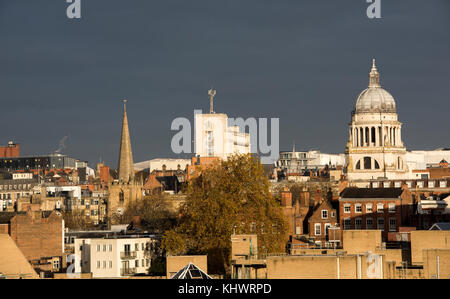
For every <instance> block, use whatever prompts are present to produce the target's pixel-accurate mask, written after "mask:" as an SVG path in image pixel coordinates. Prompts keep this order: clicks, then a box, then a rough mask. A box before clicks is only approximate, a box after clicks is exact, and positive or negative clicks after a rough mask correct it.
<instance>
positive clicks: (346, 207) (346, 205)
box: [344, 203, 350, 213]
mask: <svg viewBox="0 0 450 299" xmlns="http://www.w3.org/2000/svg"><path fill="white" fill-rule="evenodd" d="M344 213H350V204H348V203H347V204H345V205H344Z"/></svg>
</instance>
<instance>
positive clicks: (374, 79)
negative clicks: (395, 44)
mask: <svg viewBox="0 0 450 299" xmlns="http://www.w3.org/2000/svg"><path fill="white" fill-rule="evenodd" d="M369 87H381V84H380V73H378V69H377V66H376V65H375V59H372V69H371V70H370V74H369Z"/></svg>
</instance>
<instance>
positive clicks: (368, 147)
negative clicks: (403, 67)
mask: <svg viewBox="0 0 450 299" xmlns="http://www.w3.org/2000/svg"><path fill="white" fill-rule="evenodd" d="M401 127H402V123H401V122H399V121H398V115H397V109H396V104H395V100H394V98H393V97H392V95H391V94H390V93H389V92H387V91H386V90H385V89H383V88H382V87H381V84H380V74H379V72H378V69H377V67H376V65H375V59H374V60H373V61H372V69H371V71H370V74H369V87H368V88H366V89H365V90H363V91H362V92H361V93H360V95H359V97H358V99H357V100H356V104H355V108H354V110H353V111H352V115H351V122H350V123H349V140H348V143H347V148H346V159H347V174H348V179H349V181H367V180H372V179H390V180H393V179H407V178H408V177H409V170H408V165H407V164H406V148H405V146H404V144H403V141H402V135H401Z"/></svg>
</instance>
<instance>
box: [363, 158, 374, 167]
mask: <svg viewBox="0 0 450 299" xmlns="http://www.w3.org/2000/svg"><path fill="white" fill-rule="evenodd" d="M364 169H372V159H370V157H364Z"/></svg>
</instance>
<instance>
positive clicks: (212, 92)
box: [208, 88, 216, 114]
mask: <svg viewBox="0 0 450 299" xmlns="http://www.w3.org/2000/svg"><path fill="white" fill-rule="evenodd" d="M208 95H209V113H210V114H212V113H214V97H215V96H216V90H215V89H212V88H211V89H210V90H208Z"/></svg>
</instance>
